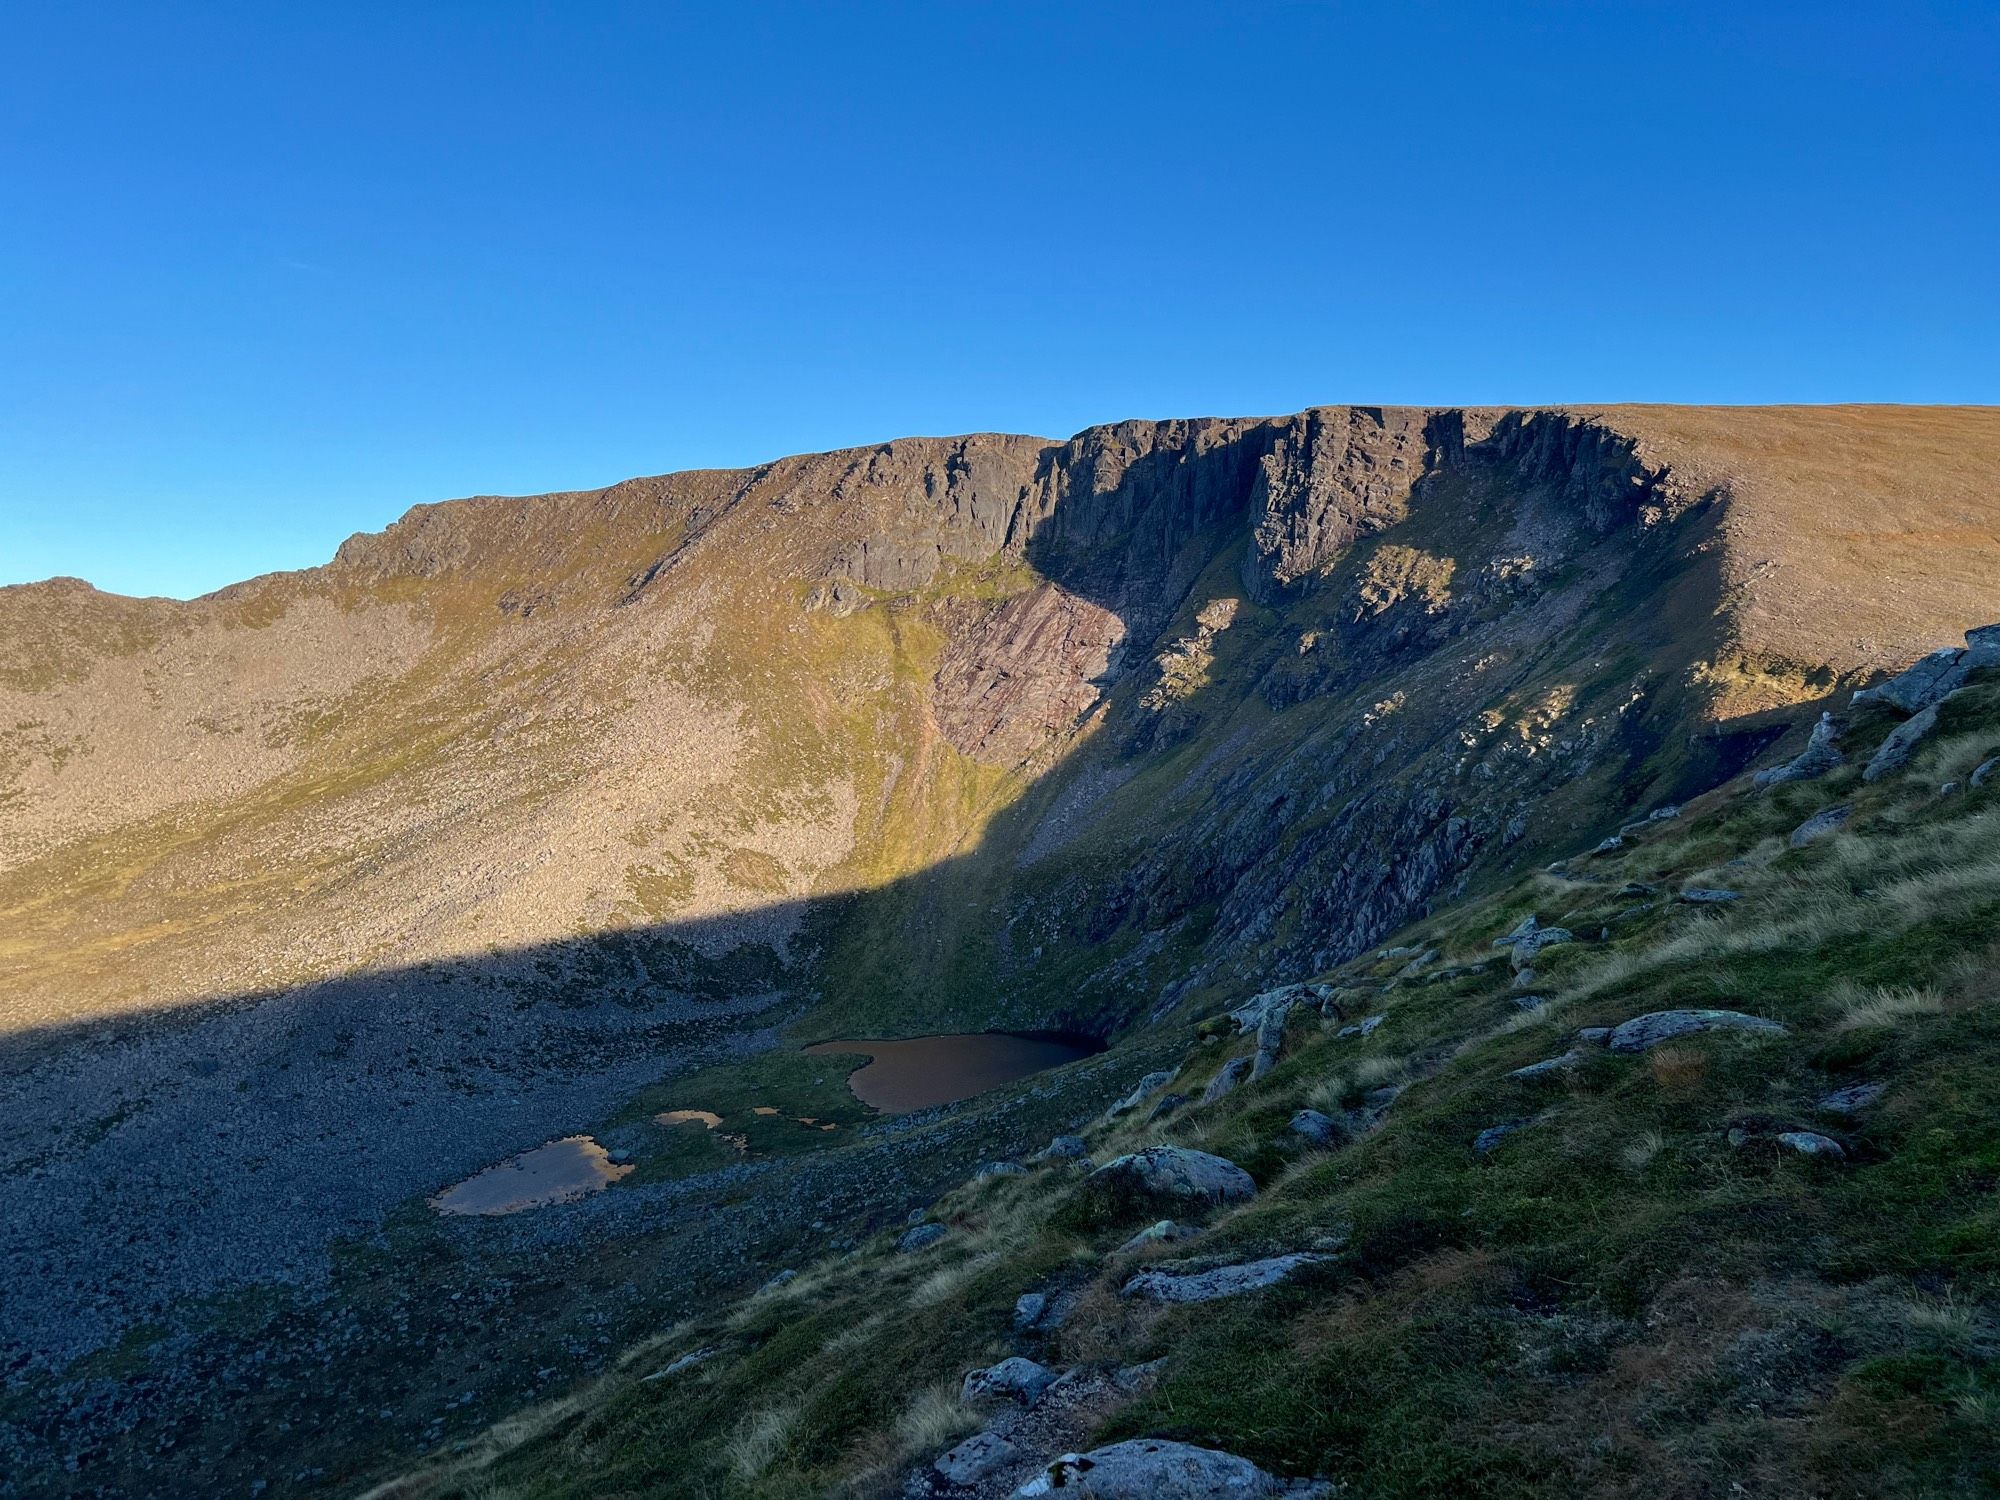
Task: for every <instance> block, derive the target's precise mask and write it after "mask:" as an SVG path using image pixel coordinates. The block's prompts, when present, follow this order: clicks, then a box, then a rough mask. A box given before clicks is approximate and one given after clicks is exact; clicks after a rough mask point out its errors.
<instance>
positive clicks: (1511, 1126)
mask: <svg viewBox="0 0 2000 1500" xmlns="http://www.w3.org/2000/svg"><path fill="white" fill-rule="evenodd" d="M1527 1123H1528V1122H1527V1121H1526V1120H1507V1121H1505V1122H1503V1123H1501V1124H1499V1125H1489V1126H1487V1127H1486V1128H1485V1129H1484V1130H1482V1131H1480V1132H1479V1134H1478V1135H1476V1136H1474V1137H1473V1138H1472V1149H1473V1150H1475V1151H1477V1152H1478V1153H1479V1154H1480V1155H1481V1156H1484V1155H1486V1154H1487V1153H1488V1152H1490V1151H1491V1150H1492V1149H1493V1148H1494V1147H1495V1146H1498V1145H1499V1144H1500V1143H1501V1142H1502V1141H1504V1140H1506V1139H1507V1137H1508V1136H1510V1135H1512V1134H1513V1133H1514V1132H1515V1131H1517V1130H1520V1129H1522V1128H1524V1127H1525V1126H1526V1125H1527Z"/></svg>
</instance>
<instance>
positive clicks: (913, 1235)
mask: <svg viewBox="0 0 2000 1500" xmlns="http://www.w3.org/2000/svg"><path fill="white" fill-rule="evenodd" d="M947 1232H948V1231H947V1230H946V1229H945V1227H944V1225H942V1224H919V1225H918V1226H917V1227H916V1228H915V1229H911V1230H907V1231H905V1232H904V1234H903V1237H902V1238H901V1239H899V1240H897V1241H896V1248H897V1249H898V1250H900V1251H902V1252H903V1253H904V1254H905V1255H910V1254H913V1253H914V1252H916V1251H918V1250H928V1249H929V1248H930V1247H931V1246H932V1245H935V1244H936V1243H937V1242H938V1241H939V1240H941V1239H943V1238H944V1237H945V1235H946V1233H947Z"/></svg>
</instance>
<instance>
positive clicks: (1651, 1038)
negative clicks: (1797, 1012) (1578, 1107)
mask: <svg viewBox="0 0 2000 1500" xmlns="http://www.w3.org/2000/svg"><path fill="white" fill-rule="evenodd" d="M1698 1031H1753V1032H1760V1033H1763V1034H1766V1035H1770V1036H1784V1035H1785V1034H1786V1033H1785V1028H1784V1027H1782V1026H1780V1025H1779V1024H1778V1023H1777V1022H1776V1021H1767V1020H1765V1019H1764V1018H1763V1017H1762V1016H1751V1015H1745V1014H1744V1013H1743V1012H1742V1011H1740V1010H1656V1011H1651V1012H1649V1013H1648V1014H1646V1015H1643V1016H1634V1017H1633V1018H1632V1019H1631V1020H1629V1021H1626V1022H1624V1023H1622V1024H1621V1025H1618V1026H1614V1027H1612V1028H1611V1040H1610V1045H1611V1050H1612V1051H1613V1052H1644V1051H1646V1050H1647V1049H1648V1048H1650V1047H1657V1046H1659V1045H1660V1043H1662V1042H1670V1041H1672V1040H1673V1039H1674V1038H1675V1037H1682V1036H1691V1035H1693V1034H1694V1033H1695V1032H1698Z"/></svg>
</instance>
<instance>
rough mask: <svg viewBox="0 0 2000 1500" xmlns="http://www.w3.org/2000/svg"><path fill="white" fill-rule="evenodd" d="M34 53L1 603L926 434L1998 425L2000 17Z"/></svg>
mask: <svg viewBox="0 0 2000 1500" xmlns="http://www.w3.org/2000/svg"><path fill="white" fill-rule="evenodd" d="M856 15H858V16H859V19H855V17H856ZM9 31H10V33H11V34H12V41H13V43H14V46H13V48H12V50H13V51H14V52H15V54H16V70H15V73H14V76H13V78H12V79H11V83H12V87H11V88H10V89H9V90H8V91H6V92H5V94H4V95H0V194H3V195H4V201H5V202H7V203H9V204H11V205H13V208H14V210H15V211H13V212H10V213H8V214H6V215H5V216H4V218H5V221H6V225H5V227H0V285H4V286H6V287H8V288H10V289H11V292H10V301H11V302H12V304H13V305H12V309H11V311H10V313H9V314H8V315H7V316H6V318H5V319H4V320H0V583H15V582H23V581H28V580H30V579H34V578H41V577H47V576H50V575H53V574H68V575H74V576H81V577H84V578H87V579H89V580H90V581H91V582H92V583H94V584H96V585H98V586H99V587H102V588H107V589H111V590H114V591H117V592H128V593H131V592H136V593H166V594H173V595H177V596H181V597H186V596H188V595H191V594H196V593H201V592H206V591H208V590H211V589H213V588H216V587H220V586H223V585H224V584H227V583H229V582H232V581H236V580H238V579H240V578H243V577H248V576H252V575H254V574H257V573H263V572H270V571H276V570H280V569H286V568H293V567H300V566H309V565H312V564H315V563H319V562H324V561H325V560H326V559H327V558H329V557H330V556H331V555H332V551H333V548H334V547H335V546H337V545H338V543H339V541H340V540H342V539H343V538H344V537H346V536H347V535H350V534H352V533H354V532H356V531H363V530H376V529H379V528H380V527H381V526H383V525H386V524H387V523H388V522H389V521H391V520H393V519H394V518H395V517H396V516H398V515H400V514H402V513H403V512H404V511H405V510H407V509H408V508H409V507H410V506H411V505H413V504H418V503H423V502H426V501H433V500H442V499H447V498H451V497H454V496H462V495H468V494H480V493H510V494H532V493H540V492H544V491H549V490H562V489H588V488H595V487H598V486H600V485H604V484H609V483H613V482H615V481H617V480H619V479H623V478H627V477H630V476H633V475H638V474H652V473H660V472H666V471H670V470H674V469H684V468H699V467H733V466H739V465H747V464H752V463H756V462H760V461H763V460H767V459H771V458H775V457H778V456H781V455H783V454H787V453H794V452H805V451H817V450H822V449H827V448H838V447H848V446H855V445H859V444H865V443H869V442H874V441H880V440H884V439H887V438H891V437H898V436H905V435H915V434H944V433H956V432H966V431H979V430H1007V431H1023V432H1033V433H1037V434H1039V435H1042V436H1046V437H1050V438H1057V439H1059V438H1062V437H1065V436H1067V435H1069V434H1070V433H1072V432H1074V431H1076V430H1078V429H1080V428H1082V427H1085V426H1089V425H1094V424H1096V423H1099V422H1104V421H1115V420H1120V419H1123V418H1126V417H1167V416H1194V415H1205V414H1215V415H1251V414H1264V413H1275V412H1283V411H1292V410H1297V409H1300V408H1302V407H1306V406H1313V405H1325V404H1340V403H1344V402H1350V401H1352V402H1358V403H1365V404H1385V405H1389V404H1408V405H1461V404H1462V405H1543V404H1578V405H1599V404H1611V403H1617V402H1626V401H1682V402H1696V403H1701V404H1765V403H1794V402H1800V403H1803V402H1813V403H1817V402H1823V401H1867V402H1927V403H1928V402H1939V403H1950V404H1990V403H1992V402H1995V401H2000V360H1996V356H1995V354H1994V350H1995V349H1996V348H2000V293H1996V291H1995V289H1994V287H1993V285H1992V278H1991V276H1990V270H1989V268H1990V263H1991V248H1990V247H1991V246H1992V245H1993V244H1994V243H1995V242H1996V239H2000V206H1996V205H2000V167H1996V162H2000V152H1996V151H1995V150H1994V147H1995V146H1996V145H2000V124H1997V123H1996V121H1995V118H1994V114H1995V112H1994V111H1993V110H1992V109H1991V107H1990V103H1988V102H1987V98H1986V95H1987V90H1988V87H1989V85H1990V79H1991V77H1992V76H1994V74H1995V72H1996V71H2000V22H1996V20H1995V19H1994V17H1993V15H1992V13H1991V12H1990V11H1988V12H1984V13H1982V12H1981V11H1980V10H1979V8H1976V7H1969V6H1951V5H1932V6H1928V7H1917V8H1913V9H1910V10H1906V11H1903V12H1900V13H1898V15H1897V16H1895V17H1886V16H1882V15H1879V14H1876V13H1874V12H1870V11H1863V10H1860V9H1859V8H1840V7H1836V8H1832V9H1829V8H1825V7H1807V6H1765V7H1758V8H1756V9H1755V10H1754V11H1753V12H1750V13H1745V12H1743V11H1742V10H1731V9H1725V8H1722V7H1686V6H1677V7H1658V6H1638V7H1628V8H1620V10H1619V13H1618V14H1616V15H1611V14H1600V13H1598V12H1597V11H1596V10H1594V9H1593V8H1590V7H1586V6H1574V5H1542V6H1533V7H1526V8H1523V7H1519V6H1509V7H1501V6H1474V5H1438V6H1426V7H1421V8H1416V9H1410V10H1408V11H1406V12H1402V13H1399V14H1396V15H1394V16H1384V15H1381V14H1379V13H1374V12H1371V11H1367V10H1364V9H1361V8H1359V7H1343V6H1294V5H1264V6H1254V7H1249V8H1247V9H1242V10H1237V9H1230V10H1223V9H1219V8H1214V7H1207V6H1194V5H1178V6H1166V7H1159V6H1152V7H1143V8H1142V7H1137V6H1104V7H1096V8H1092V9H1091V10H1090V11H1088V12H1087V13H1084V14H1081V15H1078V14H1073V13H1070V12H1066V11H1062V10H1059V9H1057V8H1055V7H1044V6H1017V7H1011V8H1009V9H1008V10H1007V11H1006V12H1005V13H1000V12H997V11H989V10H973V9H971V8H963V9H961V8H952V9H948V10H947V9H943V8H940V9H936V10H931V9H920V8H916V7H910V8H903V7H871V8H869V9H868V10H866V11H863V12H859V13H848V12H843V13H834V12H830V11H826V10H822V9H820V8H817V7H812V6H804V5H800V6H774V7H765V8H762V9H760V10H759V11H758V12H757V13H756V14H755V15H750V16H741V15H739V16H731V17H726V18H725V17H715V16H698V15H692V14H682V13H655V12H653V11H652V10H650V9H647V8H641V7H636V6H633V7H617V6H614V7H608V8H606V9H603V10H600V11H596V12H593V13H591V14H590V15H589V16H586V17H579V16H575V15H564V16H557V15H555V14H553V13H550V12H546V11H543V10H540V9H538V8H535V7H531V6H498V7H484V8H481V9H479V10H477V11H474V10H472V9H469V8H458V7H445V8H442V9H439V10H437V11H434V12H428V13H425V14H422V15H417V16H409V15H404V14H400V13H399V12H397V11H396V10H395V9H394V8H392V7H388V6H355V7H344V8H343V9H342V10H341V11H340V12H339V13H338V15H335V14H333V13H332V12H303V11H302V12H295V13H288V14H284V15H277V14H264V13H260V12H258V11H255V10H253V9H251V8H248V7H230V6H210V7H199V8H192V9H187V10H177V11H176V12H174V13H173V14H172V15H171V16H168V15H165V14H162V13H158V12H152V11H148V10H146V9H145V8H143V7H138V6H130V7H115V6H114V7H108V8H101V9H96V10H93V11H92V12H90V13H89V14H88V15H82V14H59V13H56V12H49V13H46V14H40V15H33V16H24V17H17V18H16V19H15V20H14V21H13V22H12V23H11V24H10V27H9ZM1857 289H1859V290H1858V291H1857Z"/></svg>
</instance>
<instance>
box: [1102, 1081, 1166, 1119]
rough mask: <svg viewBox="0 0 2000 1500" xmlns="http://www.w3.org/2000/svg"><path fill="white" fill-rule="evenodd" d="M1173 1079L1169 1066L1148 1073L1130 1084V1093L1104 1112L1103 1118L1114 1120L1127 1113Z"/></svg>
mask: <svg viewBox="0 0 2000 1500" xmlns="http://www.w3.org/2000/svg"><path fill="white" fill-rule="evenodd" d="M1173 1081H1174V1073H1173V1069H1171V1068H1161V1069H1160V1070H1159V1071H1158V1072H1156V1073H1148V1074H1147V1075H1146V1076H1145V1077H1144V1078H1141V1079H1140V1080H1139V1081H1138V1082H1137V1083H1136V1084H1134V1085H1133V1086H1132V1092H1131V1093H1129V1094H1127V1095H1126V1096H1125V1097H1124V1098H1123V1099H1120V1100H1119V1101H1118V1102H1117V1103H1116V1104H1114V1105H1112V1106H1111V1108H1109V1109H1107V1110H1106V1111H1105V1112H1104V1118H1105V1119H1107V1120H1115V1119H1117V1118H1118V1117H1119V1116H1120V1115H1129V1114H1130V1113H1132V1111H1133V1110H1135V1109H1137V1108H1138V1107H1139V1106H1140V1105H1141V1104H1144V1103H1145V1102H1146V1100H1147V1098H1148V1097H1150V1096H1151V1095H1153V1094H1155V1093H1157V1092H1158V1091H1159V1090H1161V1089H1163V1088H1165V1087H1166V1086H1167V1085H1168V1084H1170V1083H1172V1082H1173Z"/></svg>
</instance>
